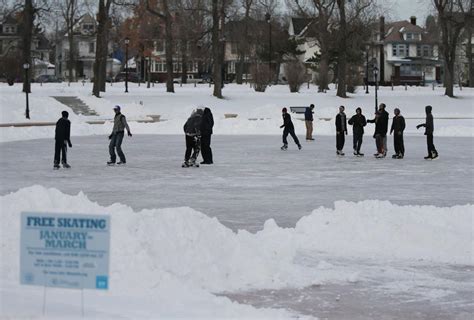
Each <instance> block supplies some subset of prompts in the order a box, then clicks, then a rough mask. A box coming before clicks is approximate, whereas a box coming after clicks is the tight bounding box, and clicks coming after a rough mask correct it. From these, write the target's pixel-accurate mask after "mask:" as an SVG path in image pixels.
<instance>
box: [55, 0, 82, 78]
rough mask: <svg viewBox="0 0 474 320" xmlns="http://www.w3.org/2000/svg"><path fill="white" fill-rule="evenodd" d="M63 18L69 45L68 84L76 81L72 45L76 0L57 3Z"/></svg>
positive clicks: (76, 16)
mask: <svg viewBox="0 0 474 320" xmlns="http://www.w3.org/2000/svg"><path fill="white" fill-rule="evenodd" d="M57 4H58V5H59V7H60V10H61V14H62V16H63V18H64V22H65V24H66V31H67V39H68V43H69V57H68V61H67V69H68V74H69V75H68V78H69V82H74V81H76V73H75V72H74V65H75V60H76V48H75V43H74V27H75V26H76V24H77V23H78V22H79V19H78V18H79V4H78V0H62V1H58V3H57Z"/></svg>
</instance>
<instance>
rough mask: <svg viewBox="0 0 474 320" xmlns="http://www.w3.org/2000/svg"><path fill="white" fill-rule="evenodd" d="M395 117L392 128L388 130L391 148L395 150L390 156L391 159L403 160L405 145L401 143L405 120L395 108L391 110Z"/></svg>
mask: <svg viewBox="0 0 474 320" xmlns="http://www.w3.org/2000/svg"><path fill="white" fill-rule="evenodd" d="M393 113H394V114H395V116H394V117H393V120H392V127H391V128H390V134H392V133H394V135H393V146H394V148H395V154H394V155H393V156H392V158H393V159H403V157H404V156H405V145H404V143H403V131H404V130H405V118H404V117H403V116H402V115H400V109H398V108H395V110H393Z"/></svg>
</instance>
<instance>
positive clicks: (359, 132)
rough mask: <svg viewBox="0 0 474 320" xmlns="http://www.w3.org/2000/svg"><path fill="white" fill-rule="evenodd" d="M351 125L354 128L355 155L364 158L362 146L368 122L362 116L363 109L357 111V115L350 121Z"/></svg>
mask: <svg viewBox="0 0 474 320" xmlns="http://www.w3.org/2000/svg"><path fill="white" fill-rule="evenodd" d="M349 124H350V125H351V126H352V135H353V146H354V155H355V156H360V157H362V156H363V155H364V154H363V153H360V147H361V146H362V137H363V136H364V127H365V126H366V124H367V121H366V120H365V116H364V115H363V114H362V109H361V108H357V109H356V114H355V115H353V116H352V118H350V119H349Z"/></svg>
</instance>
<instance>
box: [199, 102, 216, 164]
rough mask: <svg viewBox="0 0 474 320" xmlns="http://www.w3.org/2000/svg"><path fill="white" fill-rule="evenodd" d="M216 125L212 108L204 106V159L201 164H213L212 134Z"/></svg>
mask: <svg viewBox="0 0 474 320" xmlns="http://www.w3.org/2000/svg"><path fill="white" fill-rule="evenodd" d="M213 127H214V117H213V116H212V112H211V109H209V108H204V112H203V114H202V123H201V151H202V159H203V161H202V162H201V164H212V163H213V160H212V149H211V135H212V128H213Z"/></svg>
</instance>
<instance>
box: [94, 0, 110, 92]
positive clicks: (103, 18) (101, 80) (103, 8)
mask: <svg viewBox="0 0 474 320" xmlns="http://www.w3.org/2000/svg"><path fill="white" fill-rule="evenodd" d="M104 1H105V0H99V12H98V14H97V38H96V39H97V40H96V50H95V61H94V85H93V88H92V94H93V95H94V96H96V97H98V98H99V97H100V92H101V91H105V72H106V64H107V23H108V9H109V8H110V4H111V0H107V3H105V2H104ZM104 43H105V47H104ZM104 60H105V61H104ZM104 64H105V66H104Z"/></svg>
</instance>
